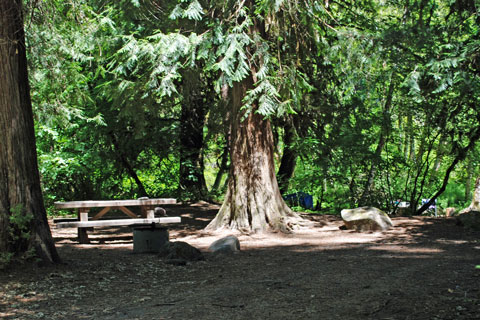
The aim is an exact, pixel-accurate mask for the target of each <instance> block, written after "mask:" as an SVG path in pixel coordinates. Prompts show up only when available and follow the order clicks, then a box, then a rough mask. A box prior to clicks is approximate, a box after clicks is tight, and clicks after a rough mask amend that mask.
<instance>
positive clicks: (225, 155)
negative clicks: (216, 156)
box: [212, 139, 228, 190]
mask: <svg viewBox="0 0 480 320" xmlns="http://www.w3.org/2000/svg"><path fill="white" fill-rule="evenodd" d="M226 143H228V139H227V142H226ZM227 171H228V145H226V146H225V148H224V149H223V153H222V161H221V162H220V166H219V168H218V172H217V176H216V177H215V182H214V183H213V186H212V190H218V188H219V187H220V182H222V178H223V176H224V175H225V173H226V172H227Z"/></svg>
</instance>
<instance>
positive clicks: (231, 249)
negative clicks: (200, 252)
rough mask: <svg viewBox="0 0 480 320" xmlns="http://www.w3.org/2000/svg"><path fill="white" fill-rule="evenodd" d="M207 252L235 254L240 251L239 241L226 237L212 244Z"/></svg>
mask: <svg viewBox="0 0 480 320" xmlns="http://www.w3.org/2000/svg"><path fill="white" fill-rule="evenodd" d="M208 251H210V252H213V253H227V254H228V253H235V252H238V251H240V241H239V240H238V238H237V237H235V236H227V237H224V238H221V239H218V240H216V241H215V242H213V243H212V244H211V245H210V247H208Z"/></svg>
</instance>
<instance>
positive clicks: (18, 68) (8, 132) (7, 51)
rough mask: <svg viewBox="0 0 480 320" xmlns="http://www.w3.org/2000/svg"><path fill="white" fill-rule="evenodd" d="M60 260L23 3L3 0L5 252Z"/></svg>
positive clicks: (0, 201)
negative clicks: (40, 148) (45, 187)
mask: <svg viewBox="0 0 480 320" xmlns="http://www.w3.org/2000/svg"><path fill="white" fill-rule="evenodd" d="M32 251H33V252H34V253H36V255H37V256H38V257H39V258H41V259H42V260H43V261H45V262H59V261H60V257H59V256H58V254H57V251H56V249H55V245H54V242H53V239H52V235H51V232H50V228H49V226H48V222H47V215H46V211H45V207H44V204H43V196H42V192H41V187H40V176H39V172H38V163H37V153H36V145H35V133H34V124H33V112H32V104H31V100H30V87H29V84H28V74H27V58H26V50H25V34H24V30H23V16H22V1H21V0H0V254H7V255H9V254H14V255H15V256H17V257H21V256H24V255H28V254H30V252H32Z"/></svg>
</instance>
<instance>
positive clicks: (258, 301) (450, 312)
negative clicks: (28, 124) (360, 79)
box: [0, 203, 480, 320]
mask: <svg viewBox="0 0 480 320" xmlns="http://www.w3.org/2000/svg"><path fill="white" fill-rule="evenodd" d="M217 210H218V206H215V205H209V204H206V203H198V204H196V205H191V206H185V205H176V206H170V207H167V214H169V215H180V216H181V217H182V224H180V225H176V226H174V227H172V228H170V241H185V242H188V243H189V244H191V245H193V246H195V247H197V248H199V249H200V250H202V251H203V252H204V253H205V256H206V260H205V261H200V262H193V263H189V264H187V265H186V266H175V265H171V264H167V263H165V261H164V260H162V259H161V258H159V257H158V255H155V254H133V253H132V251H133V240H132V232H131V229H129V228H128V227H125V228H111V229H107V228H105V229H96V230H95V232H93V233H92V234H91V236H90V237H91V239H92V244H88V245H80V244H78V243H77V242H76V229H56V228H55V227H52V232H53V236H54V238H55V241H56V245H57V248H58V251H59V253H60V255H61V257H62V258H63V260H64V264H61V265H55V266H43V267H39V266H35V267H17V268H14V269H11V270H8V271H7V272H3V273H0V318H3V319H42V318H43V319H229V320H233V319H480V269H477V268H476V266H477V265H480V233H479V232H472V231H465V230H464V229H462V228H461V227H460V226H457V225H456V224H455V220H454V218H427V217H397V218H393V222H394V226H395V227H394V228H393V229H391V230H389V231H387V232H383V233H357V232H353V231H348V230H341V229H339V227H340V226H342V225H343V223H342V222H341V219H340V218H339V217H336V216H328V215H324V216H319V215H317V216H306V217H307V218H308V219H310V220H312V221H314V226H313V227H310V228H306V229H302V230H298V231H297V232H295V233H294V234H289V235H284V234H257V235H238V237H239V239H240V243H241V249H242V251H241V252H240V253H238V254H233V255H216V256H214V255H212V254H209V253H208V252H206V249H207V248H208V246H209V245H210V244H211V243H212V242H213V241H214V240H216V239H218V238H220V237H222V236H225V235H228V234H230V233H221V234H209V233H205V232H204V231H202V228H203V227H204V226H205V225H206V224H207V223H208V221H210V220H211V219H212V217H213V216H214V215H215V213H216V212H217Z"/></svg>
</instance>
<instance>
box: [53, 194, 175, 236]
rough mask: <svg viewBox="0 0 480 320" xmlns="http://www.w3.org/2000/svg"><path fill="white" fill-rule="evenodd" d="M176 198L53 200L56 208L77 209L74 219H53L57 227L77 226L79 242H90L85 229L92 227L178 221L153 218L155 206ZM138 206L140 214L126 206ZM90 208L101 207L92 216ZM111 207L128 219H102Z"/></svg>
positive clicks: (173, 202) (169, 218) (170, 202)
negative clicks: (89, 214)
mask: <svg viewBox="0 0 480 320" xmlns="http://www.w3.org/2000/svg"><path fill="white" fill-rule="evenodd" d="M175 203H177V201H176V199H171V198H162V199H149V198H145V199H142V198H140V199H138V200H87V201H68V202H55V203H54V205H55V208H57V209H77V212H78V217H77V219H75V220H74V221H65V219H60V220H57V221H55V224H56V226H57V228H77V229H78V241H79V242H80V243H90V241H89V239H88V234H87V230H88V229H91V228H93V227H106V226H130V225H151V224H160V225H163V224H171V223H180V222H181V219H180V217H157V218H155V211H154V209H155V207H156V206H159V205H164V204H175ZM135 206H136V207H140V209H141V210H140V211H141V216H140V217H139V216H138V215H137V214H136V213H134V212H132V211H131V210H130V209H128V208H127V207H135ZM92 208H103V209H102V210H100V212H98V213H97V214H96V215H95V216H93V217H92V218H90V220H89V217H88V212H89V211H90V209H92ZM112 209H118V210H120V211H122V212H123V213H124V214H126V215H127V216H129V217H130V219H102V220H100V218H102V217H103V216H104V215H105V214H106V213H107V212H109V211H110V210H112Z"/></svg>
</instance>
